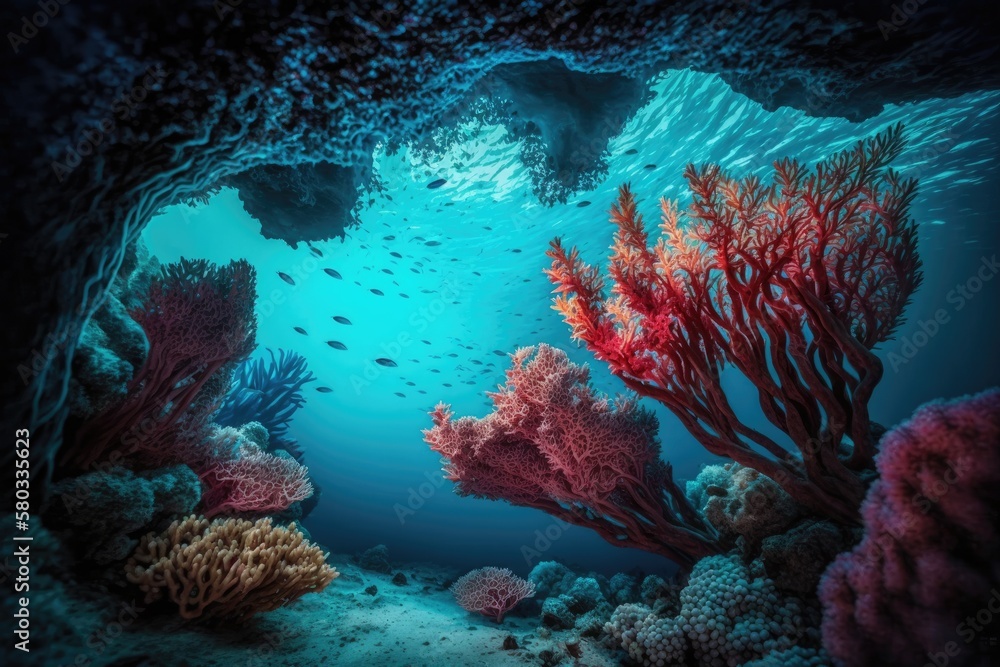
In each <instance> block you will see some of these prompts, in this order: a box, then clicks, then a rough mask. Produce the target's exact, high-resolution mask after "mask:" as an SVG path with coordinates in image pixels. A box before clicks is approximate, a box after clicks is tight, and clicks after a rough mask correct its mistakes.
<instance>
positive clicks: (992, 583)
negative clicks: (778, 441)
mask: <svg viewBox="0 0 1000 667" xmlns="http://www.w3.org/2000/svg"><path fill="white" fill-rule="evenodd" d="M878 471H879V473H880V478H879V480H878V481H877V482H875V484H873V485H872V488H871V490H870V491H869V492H868V496H867V498H866V499H865V503H864V505H863V507H862V512H863V515H864V518H865V529H866V532H865V537H864V539H863V540H862V541H861V543H860V544H859V545H858V546H857V547H855V548H854V550H853V551H851V552H849V553H845V554H841V555H840V556H838V557H837V560H835V561H834V562H833V564H832V565H831V566H830V567H829V568H828V569H827V571H826V573H825V575H824V578H823V581H822V582H821V584H820V599H821V600H822V602H823V607H824V617H823V641H824V645H825V646H826V648H827V651H829V653H830V655H832V656H833V657H834V658H835V659H836V660H837V661H838V664H841V665H845V666H847V665H849V666H850V667H867V666H868V665H922V664H924V663H934V664H945V662H947V663H948V664H949V665H953V666H964V667H971V666H973V665H975V666H976V667H980V666H983V667H985V666H986V665H989V664H991V663H990V662H989V658H988V657H987V656H983V655H982V653H981V651H980V647H979V644H978V642H979V641H980V640H981V639H982V637H979V636H977V635H978V632H977V630H976V628H977V627H978V628H979V629H980V630H981V629H982V625H977V623H978V624H982V614H981V613H980V619H979V620H978V621H977V619H976V615H977V613H979V612H980V611H981V610H983V609H987V608H988V609H990V610H991V612H993V613H991V614H990V616H991V618H995V616H996V614H995V611H993V610H996V609H997V607H996V604H997V602H1000V594H998V593H997V588H996V586H997V582H998V581H1000V518H998V515H997V507H1000V389H994V390H991V391H987V392H984V393H982V394H979V395H977V396H973V397H967V398H963V399H958V400H955V401H951V402H948V403H944V402H940V403H930V404H928V405H925V406H924V407H922V408H920V409H919V410H917V412H916V413H915V414H914V415H913V417H912V418H911V419H910V420H909V421H907V422H905V423H903V424H901V425H900V426H897V427H896V428H895V429H893V430H892V431H890V432H889V433H888V434H886V436H885V439H884V440H883V444H882V450H881V452H880V453H879V455H878ZM994 597H996V598H997V599H996V600H994ZM994 622H996V621H995V620H994ZM935 656H938V657H935ZM942 661H944V662H942Z"/></svg>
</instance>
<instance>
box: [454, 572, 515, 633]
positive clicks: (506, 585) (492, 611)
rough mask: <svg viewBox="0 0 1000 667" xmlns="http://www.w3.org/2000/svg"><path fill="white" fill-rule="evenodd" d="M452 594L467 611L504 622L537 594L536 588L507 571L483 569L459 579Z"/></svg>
mask: <svg viewBox="0 0 1000 667" xmlns="http://www.w3.org/2000/svg"><path fill="white" fill-rule="evenodd" d="M451 592H452V594H453V595H454V596H455V600H456V601H457V602H458V604H459V605H461V607H462V608H463V609H465V610H466V611H474V612H478V613H480V614H482V615H483V616H486V617H488V618H492V619H493V620H495V621H496V622H497V623H501V622H503V617H504V615H505V614H506V613H507V612H508V611H510V610H511V609H513V608H514V607H515V606H516V605H517V603H518V602H520V601H521V600H523V599H524V598H530V597H532V596H533V595H534V594H535V587H534V585H532V583H531V582H529V581H525V580H524V579H521V578H520V577H518V576H517V575H516V574H514V573H513V572H511V571H510V570H508V569H506V568H497V567H483V568H479V569H478V570H473V571H472V572H469V573H468V574H465V575H462V576H461V577H459V579H458V581H456V582H455V583H454V584H452V585H451Z"/></svg>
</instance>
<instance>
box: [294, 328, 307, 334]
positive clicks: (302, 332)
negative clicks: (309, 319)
mask: <svg viewBox="0 0 1000 667" xmlns="http://www.w3.org/2000/svg"><path fill="white" fill-rule="evenodd" d="M292 328H293V329H295V330H296V331H298V332H299V333H300V334H302V335H303V336H308V335H309V334H307V333H306V330H305V329H303V328H302V327H292Z"/></svg>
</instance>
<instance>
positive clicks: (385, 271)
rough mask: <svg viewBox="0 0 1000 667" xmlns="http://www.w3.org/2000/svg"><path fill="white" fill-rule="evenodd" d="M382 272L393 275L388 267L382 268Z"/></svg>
mask: <svg viewBox="0 0 1000 667" xmlns="http://www.w3.org/2000/svg"><path fill="white" fill-rule="evenodd" d="M382 273H388V274H389V275H390V276H391V275H394V274H393V272H392V271H391V270H389V269H382Z"/></svg>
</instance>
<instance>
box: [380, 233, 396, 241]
mask: <svg viewBox="0 0 1000 667" xmlns="http://www.w3.org/2000/svg"><path fill="white" fill-rule="evenodd" d="M382 240H383V241H395V240H396V237H395V236H393V235H392V234H390V235H389V236H383V237H382Z"/></svg>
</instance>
